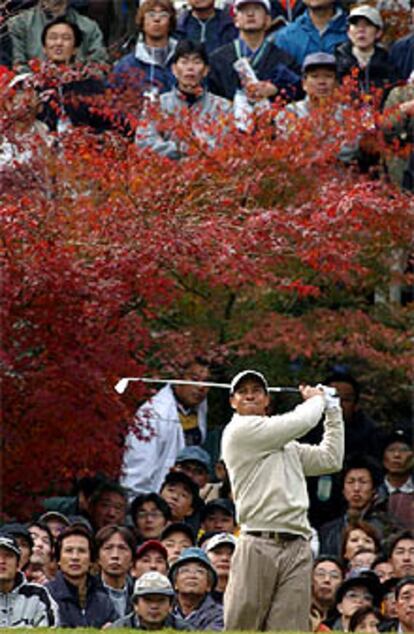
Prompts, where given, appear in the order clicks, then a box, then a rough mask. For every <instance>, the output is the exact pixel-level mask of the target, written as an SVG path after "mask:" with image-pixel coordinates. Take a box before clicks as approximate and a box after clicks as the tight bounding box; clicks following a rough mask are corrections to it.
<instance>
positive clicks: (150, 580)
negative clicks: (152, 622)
mask: <svg viewBox="0 0 414 634" xmlns="http://www.w3.org/2000/svg"><path fill="white" fill-rule="evenodd" d="M146 594H163V595H165V596H167V597H173V596H174V589H173V587H172V585H171V581H170V580H169V579H168V577H166V576H165V575H162V574H161V573H160V572H157V571H156V570H151V571H150V572H145V573H144V574H143V575H142V576H141V577H139V579H137V580H136V582H135V585H134V592H133V594H132V596H133V597H142V596H144V595H146Z"/></svg>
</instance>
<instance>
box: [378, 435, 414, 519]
mask: <svg viewBox="0 0 414 634" xmlns="http://www.w3.org/2000/svg"><path fill="white" fill-rule="evenodd" d="M382 466H383V468H384V471H385V476H384V481H383V483H382V484H381V485H380V486H379V487H378V489H377V494H378V495H379V496H381V497H385V498H387V499H388V511H389V512H390V513H391V514H392V515H394V516H395V517H397V518H398V519H399V521H400V522H401V524H402V525H403V526H404V527H406V528H410V527H412V526H414V475H413V468H414V450H413V443H412V434H411V433H410V431H409V430H408V429H398V428H397V429H394V430H393V431H392V432H391V433H390V434H389V435H388V436H387V437H386V438H385V440H384V443H383V458H382Z"/></svg>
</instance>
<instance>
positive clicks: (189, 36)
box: [175, 9, 239, 55]
mask: <svg viewBox="0 0 414 634" xmlns="http://www.w3.org/2000/svg"><path fill="white" fill-rule="evenodd" d="M238 34H239V31H238V29H237V28H236V27H235V25H234V22H233V18H232V17H231V15H230V13H229V11H228V9H216V10H215V12H214V15H213V16H211V18H209V19H208V20H205V21H204V22H203V21H201V20H199V19H198V18H196V17H194V16H193V14H192V13H191V11H183V12H182V13H181V14H180V15H179V17H178V22H177V29H176V32H175V37H176V38H177V39H178V40H194V41H195V42H203V44H204V46H205V47H206V50H207V53H208V55H210V53H212V52H213V51H215V50H216V49H217V48H219V47H220V46H224V44H228V43H229V42H232V41H233V40H235V39H236V37H237V36H238Z"/></svg>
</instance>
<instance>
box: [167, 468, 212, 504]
mask: <svg viewBox="0 0 414 634" xmlns="http://www.w3.org/2000/svg"><path fill="white" fill-rule="evenodd" d="M177 483H180V484H183V485H184V486H185V487H186V488H187V489H188V490H189V491H190V493H191V495H192V496H193V509H197V508H198V507H199V506H202V501H201V498H200V496H199V490H200V489H199V487H198V484H196V482H194V481H193V480H192V479H191V478H190V477H189V476H188V475H187V474H186V473H184V472H183V471H170V472H169V473H167V475H166V476H165V480H164V482H163V483H162V486H161V492H162V490H163V488H164V486H165V485H166V484H177Z"/></svg>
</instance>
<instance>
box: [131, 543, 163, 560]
mask: <svg viewBox="0 0 414 634" xmlns="http://www.w3.org/2000/svg"><path fill="white" fill-rule="evenodd" d="M150 550H156V551H157V552H159V553H160V554H161V555H162V556H163V557H164V559H165V560H167V559H168V553H167V549H166V548H165V546H164V545H163V544H161V542H160V541H158V539H147V541H146V542H144V543H143V544H141V546H138V548H137V550H136V553H135V558H136V559H141V557H143V556H144V555H145V554H146V553H147V552H148V551H150Z"/></svg>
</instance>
